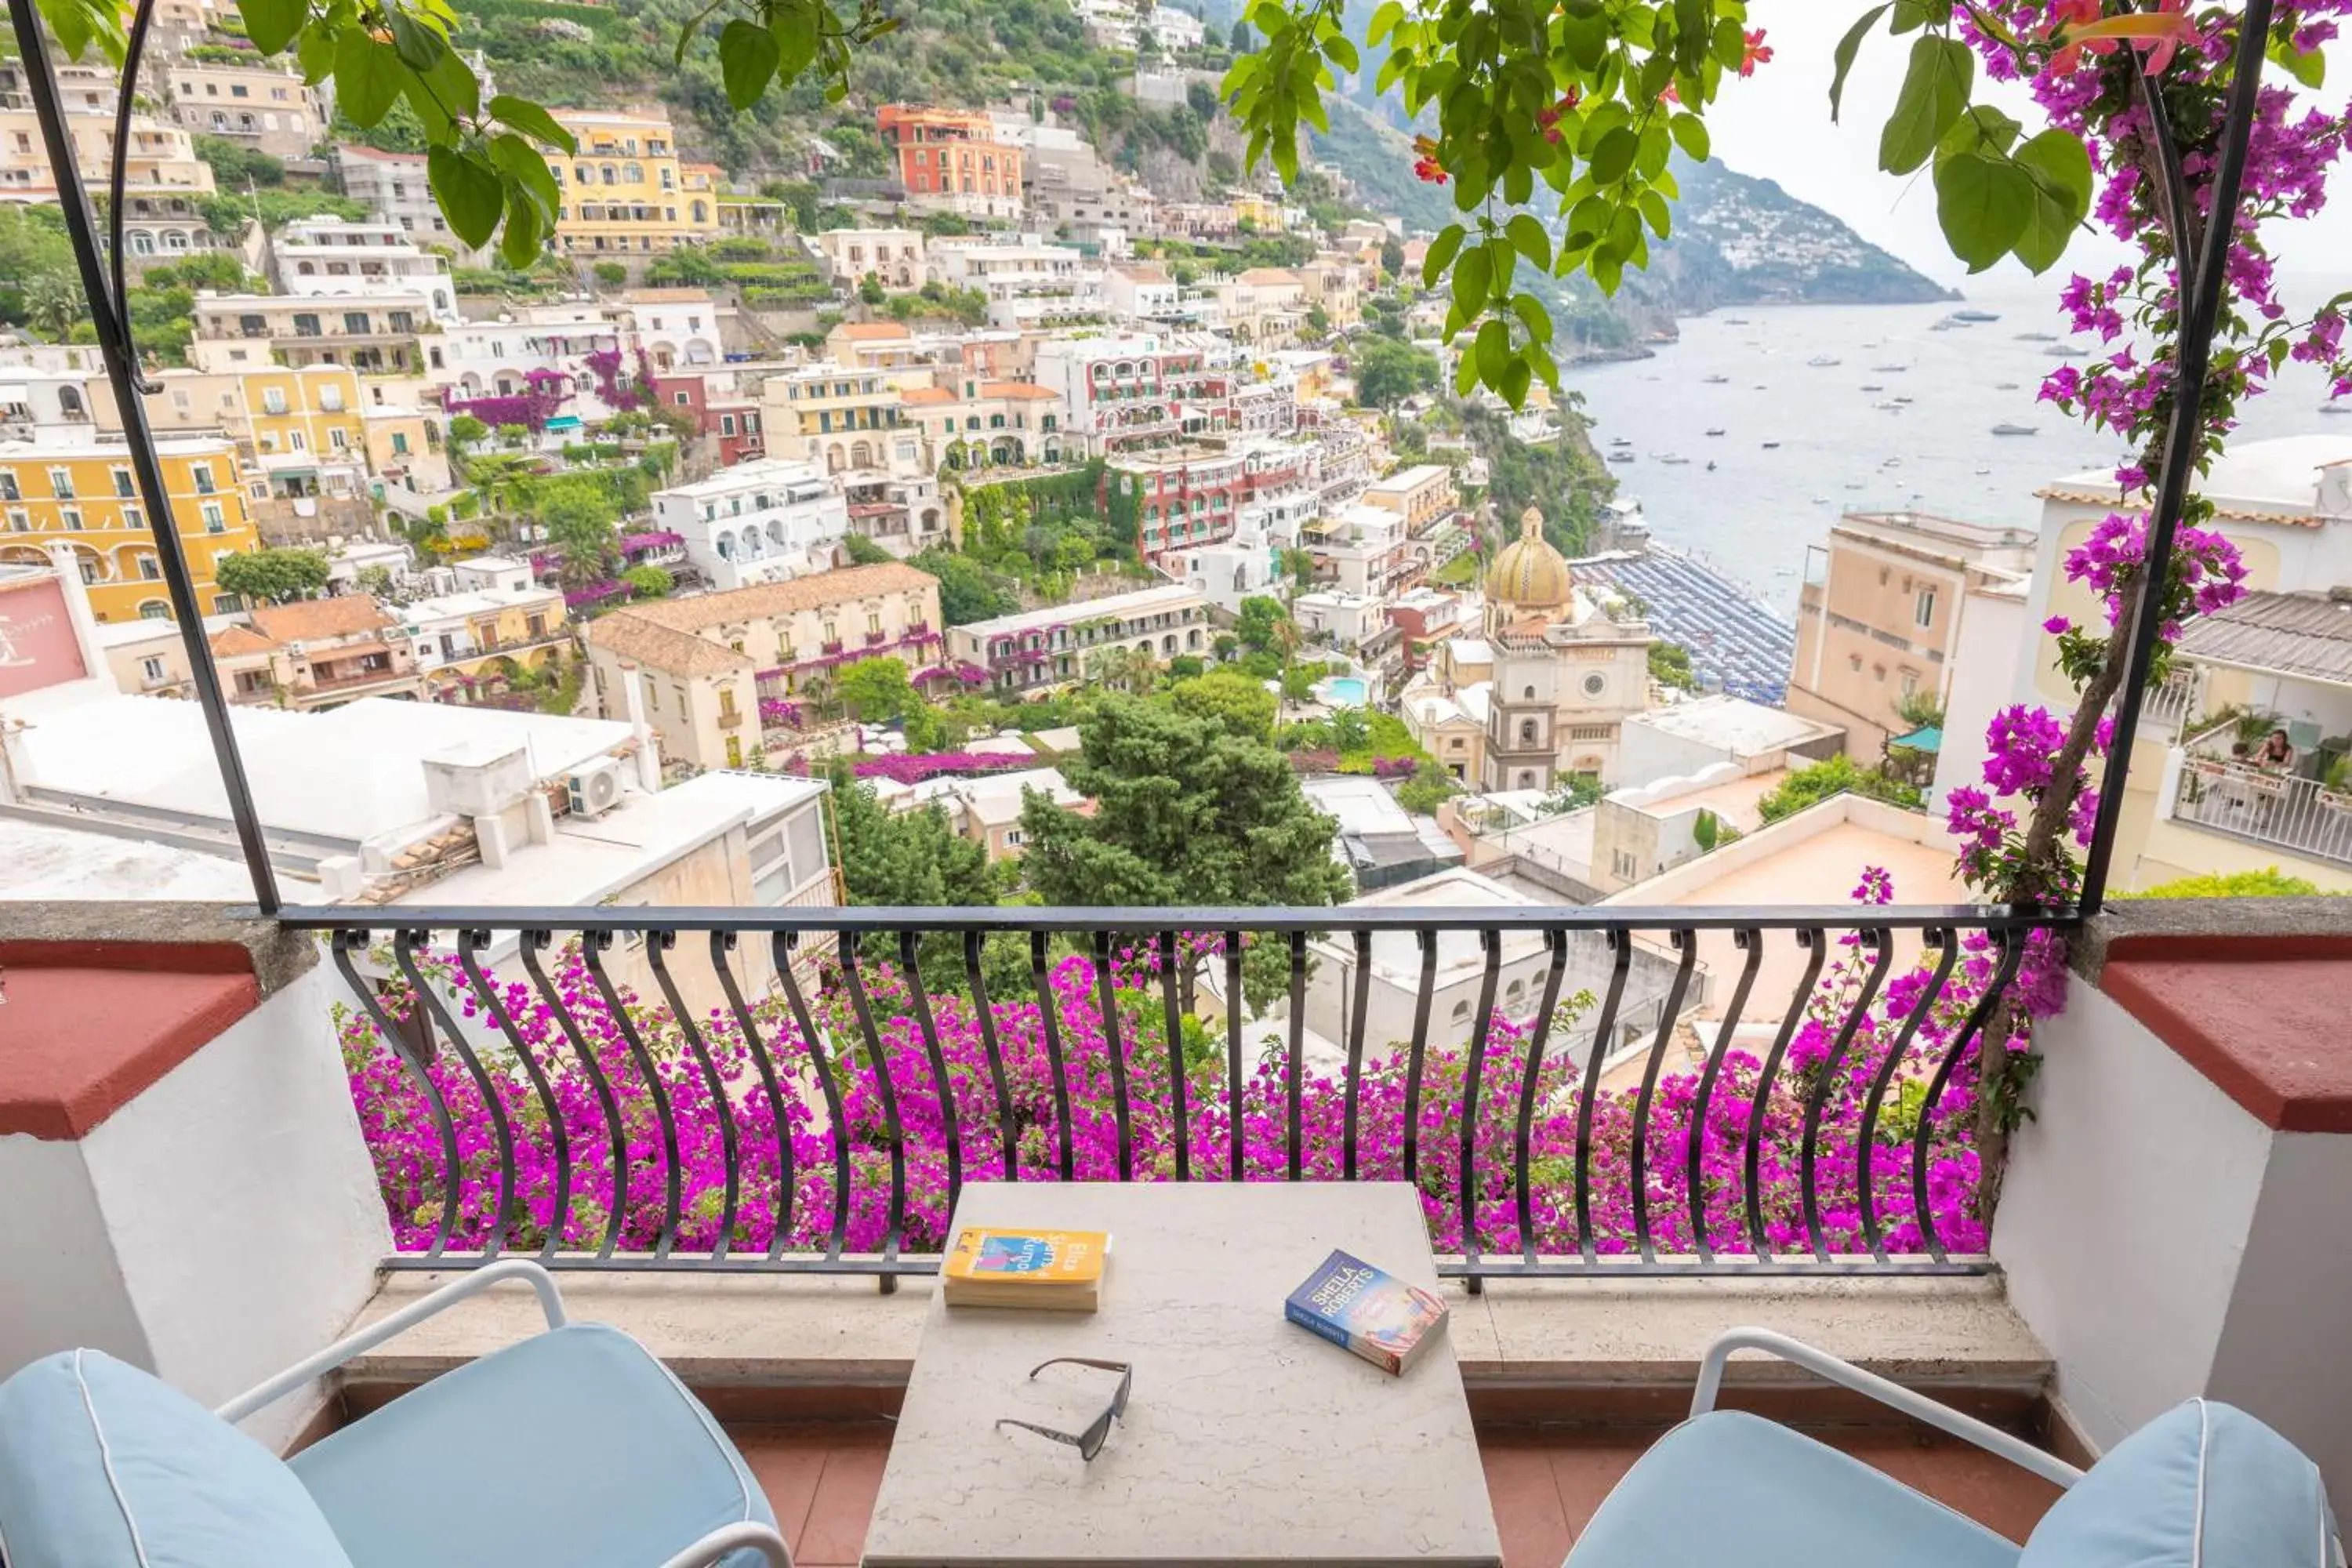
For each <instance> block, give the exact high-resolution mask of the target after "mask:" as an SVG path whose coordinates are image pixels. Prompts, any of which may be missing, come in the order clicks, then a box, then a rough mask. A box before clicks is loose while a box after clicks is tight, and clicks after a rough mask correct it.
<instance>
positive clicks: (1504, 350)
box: [1470, 316, 1511, 390]
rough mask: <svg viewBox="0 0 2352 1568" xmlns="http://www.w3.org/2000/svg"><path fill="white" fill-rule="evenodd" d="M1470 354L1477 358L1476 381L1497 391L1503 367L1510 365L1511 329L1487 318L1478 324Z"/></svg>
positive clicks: (1501, 381) (1492, 318)
mask: <svg viewBox="0 0 2352 1568" xmlns="http://www.w3.org/2000/svg"><path fill="white" fill-rule="evenodd" d="M1470 352H1471V353H1474V354H1475V355H1476V356H1477V360H1478V379H1479V380H1481V381H1483V382H1485V383H1486V384H1487V385H1488V386H1491V387H1495V388H1496V389H1497V390H1499V389H1500V388H1501V386H1502V384H1503V367H1504V366H1506V365H1507V364H1509V363H1511V329H1510V328H1508V327H1507V326H1505V325H1503V323H1502V322H1501V321H1497V320H1496V318H1494V317H1492V316H1489V317H1487V318H1486V321H1483V322H1482V323H1480V325H1479V328H1478V336H1477V338H1476V339H1475V341H1474V342H1472V344H1471V348H1470Z"/></svg>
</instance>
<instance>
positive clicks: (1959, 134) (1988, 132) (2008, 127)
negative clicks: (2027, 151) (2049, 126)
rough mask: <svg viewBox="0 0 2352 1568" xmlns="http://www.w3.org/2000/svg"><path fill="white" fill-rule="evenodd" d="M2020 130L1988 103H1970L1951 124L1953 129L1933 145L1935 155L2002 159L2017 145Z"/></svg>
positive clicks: (2013, 122)
mask: <svg viewBox="0 0 2352 1568" xmlns="http://www.w3.org/2000/svg"><path fill="white" fill-rule="evenodd" d="M2019 129H2020V127H2019V125H2018V123H2017V121H2014V120H2011V118H2010V117H2009V116H2008V115H2006V114H2003V113H2002V112H2001V111H2000V110H1998V109H1995V108H1994V107H1993V106H1992V105H1991V104H1990V103H1979V104H1972V105H1970V106H1969V110H1968V112H1967V113H1965V114H1963V115H1961V116H1960V117H1959V118H1958V120H1955V121H1952V128H1951V129H1950V130H1949V131H1947V132H1944V137H1943V140H1942V141H1940V142H1937V143H1936V153H1937V156H1938V157H1943V156H1947V155H1948V154H1951V153H1987V154H1989V155H1990V154H1994V153H1998V154H2000V155H2002V156H2004V157H2005V156H2007V155H2008V153H2009V150H2010V149H2011V147H2014V146H2016V145H2017V133H2018V131H2019Z"/></svg>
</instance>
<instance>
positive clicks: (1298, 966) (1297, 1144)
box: [1288, 931, 1307, 1182]
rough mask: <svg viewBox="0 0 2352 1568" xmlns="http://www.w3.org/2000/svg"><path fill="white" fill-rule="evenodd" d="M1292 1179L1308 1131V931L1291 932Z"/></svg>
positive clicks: (1295, 1176) (1293, 1179)
mask: <svg viewBox="0 0 2352 1568" xmlns="http://www.w3.org/2000/svg"><path fill="white" fill-rule="evenodd" d="M1289 1068H1290V1148H1289V1151H1288V1153H1289V1163H1290V1179H1291V1180H1292V1181H1294V1182H1295V1181H1297V1180H1298V1175H1299V1170H1300V1166H1301V1162H1302V1160H1303V1158H1304V1154H1305V1148H1304V1145H1305V1141H1306V1132H1307V1100H1306V1088H1307V1083H1306V1080H1307V933H1306V932H1305V931H1292V932H1291V933H1290V1061H1289Z"/></svg>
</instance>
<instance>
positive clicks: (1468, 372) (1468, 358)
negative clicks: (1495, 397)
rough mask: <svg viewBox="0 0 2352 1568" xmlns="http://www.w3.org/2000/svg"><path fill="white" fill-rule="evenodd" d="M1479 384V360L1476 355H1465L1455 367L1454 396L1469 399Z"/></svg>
mask: <svg viewBox="0 0 2352 1568" xmlns="http://www.w3.org/2000/svg"><path fill="white" fill-rule="evenodd" d="M1477 384H1478V358H1477V356H1476V355H1475V354H1464V355H1463V356H1462V357H1461V360H1460V361H1459V363H1456V364H1455V365H1454V396H1456V397H1467V396H1469V395H1470V393H1471V391H1472V389H1473V388H1475V386H1476V385H1477Z"/></svg>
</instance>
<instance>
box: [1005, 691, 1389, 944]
mask: <svg viewBox="0 0 2352 1568" xmlns="http://www.w3.org/2000/svg"><path fill="white" fill-rule="evenodd" d="M1078 733H1079V737H1080V741H1081V742H1082V744H1081V750H1080V752H1079V754H1078V756H1077V757H1076V758H1075V759H1072V758H1065V759H1064V761H1063V763H1062V773H1063V776H1064V777H1065V778H1066V780H1068V782H1069V784H1070V787H1071V788H1073V789H1075V790H1076V791H1077V792H1078V793H1079V794H1081V795H1086V796H1087V797H1088V798H1090V799H1092V800H1093V801H1095V802H1096V805H1097V809H1096V811H1095V813H1094V815H1093V816H1078V815H1077V814H1076V813H1075V812H1067V811H1064V810H1063V809H1062V808H1061V807H1059V806H1057V805H1053V804H1052V803H1051V802H1049V801H1046V800H1045V799H1044V798H1042V797H1033V798H1032V799H1031V800H1030V801H1029V803H1028V804H1027V805H1026V806H1025V807H1024V809H1023V811H1022V814H1021V826H1022V831H1023V833H1024V835H1025V836H1026V837H1027V840H1028V848H1027V853H1026V856H1025V858H1024V861H1023V868H1024V871H1025V873H1026V875H1027V877H1028V880H1029V885H1030V887H1031V888H1033V889H1035V890H1036V892H1037V893H1038V894H1039V895H1040V896H1042V897H1043V898H1044V899H1045V901H1046V902H1047V903H1049V904H1139V905H1153V904H1194V905H1202V904H1206V905H1225V904H1230V905H1261V904H1329V903H1335V902H1337V901H1338V900H1341V899H1343V898H1346V897H1347V896H1348V894H1349V891H1350V890H1351V889H1350V887H1349V877H1348V873H1347V870H1346V868H1343V867H1341V866H1340V865H1339V863H1338V862H1337V861H1335V860H1333V859H1332V858H1331V839H1332V834H1333V833H1334V832H1335V831H1336V830H1337V828H1338V824H1337V823H1335V822H1334V821H1333V820H1332V819H1331V818H1330V817H1328V816H1325V815H1324V814H1323V813H1321V812H1319V811H1318V810H1316V809H1315V808H1314V806H1313V805H1310V804H1309V803H1308V801H1307V797H1306V795H1304V794H1303V793H1301V792H1300V790H1299V787H1298V777H1297V774H1296V773H1293V772H1292V771H1291V768H1290V763H1289V762H1288V761H1287V760H1286V758H1285V757H1284V756H1283V755H1282V753H1281V752H1277V751H1276V750H1275V749H1274V748H1273V747H1271V746H1269V745H1266V744H1265V742H1262V741H1255V740H1251V739H1248V738H1246V737H1244V736H1243V735H1240V734H1237V733H1235V732H1234V731H1233V730H1231V729H1230V728H1228V727H1227V726H1226V724H1225V723H1223V722H1222V721H1218V720H1213V719H1203V718H1196V717H1194V716H1193V715H1192V714H1189V713H1183V712H1179V711H1177V710H1174V709H1172V708H1170V707H1165V706H1161V705H1160V704H1157V703H1149V702H1140V701H1137V700H1133V699H1131V698H1126V697H1119V696H1107V697H1105V698H1104V699H1103V700H1101V701H1100V702H1098V703H1097V704H1096V706H1095V708H1094V710H1093V711H1092V712H1091V713H1089V714H1088V715H1087V717H1086V718H1085V719H1084V720H1082V721H1080V723H1079V726H1078Z"/></svg>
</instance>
